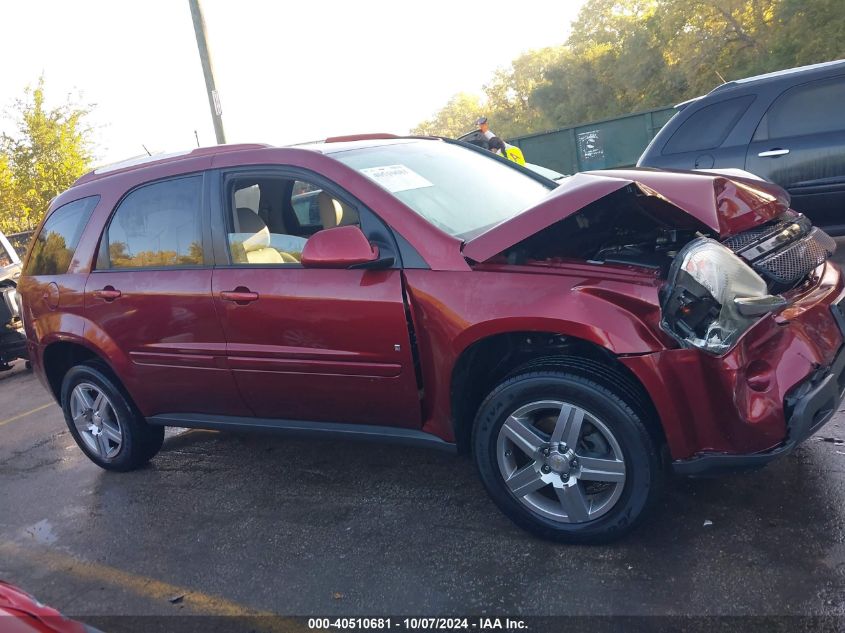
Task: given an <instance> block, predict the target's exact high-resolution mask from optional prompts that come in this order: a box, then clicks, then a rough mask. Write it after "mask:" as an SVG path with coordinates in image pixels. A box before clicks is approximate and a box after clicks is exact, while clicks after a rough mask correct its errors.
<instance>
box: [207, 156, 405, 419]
mask: <svg viewBox="0 0 845 633" xmlns="http://www.w3.org/2000/svg"><path fill="white" fill-rule="evenodd" d="M216 199H219V200H220V210H221V212H220V214H219V220H220V222H219V230H215V245H216V251H215V256H216V260H217V266H216V268H215V270H214V278H213V281H212V292H213V295H214V301H215V303H216V305H217V312H218V314H219V315H220V319H221V322H222V325H223V330H224V332H225V335H226V340H227V359H228V365H229V367H231V369H232V371H233V374H234V377H235V381H236V383H237V385H238V388H239V390H240V393H241V394H242V396H243V398H244V402H245V403H246V405H247V406H248V407H249V409H250V410H251V411H252V413H253V414H254V415H255V416H256V417H259V418H276V419H286V420H304V421H322V422H343V423H360V424H373V425H388V426H397V427H406V428H419V427H420V426H421V412H420V400H419V391H418V385H417V379H416V373H415V367H414V358H413V354H412V351H411V341H410V335H409V329H408V321H407V315H406V309H405V301H404V294H403V286H402V271H401V269H400V267H399V265H398V263H397V264H396V265H394V266H393V267H391V268H389V269H385V270H361V269H306V268H303V267H302V265H301V264H300V263H299V259H300V254H301V252H302V248H303V247H304V244H305V242H306V240H307V239H308V238H309V237H310V236H311V235H313V234H314V233H316V232H318V231H320V230H323V229H324V228H331V227H333V226H339V225H357V226H360V227H361V228H362V230H363V231H364V233H365V234H366V235H367V236H368V238H370V240H371V241H374V242H376V243H378V245H379V246H380V248H381V249H382V251H383V252H386V250H385V249H387V250H390V249H395V245H393V244H391V243H390V242H391V240H392V238H391V237H390V236H389V234H388V232H387V231H386V230H385V228H384V225H383V224H381V222H380V221H379V220H378V219H377V218H376V217H375V216H374V215H372V214H371V213H370V212H369V211H368V210H366V209H364V208H362V207H361V206H360V205H358V204H357V203H356V202H355V201H354V200H353V199H352V198H351V197H350V196H348V194H346V193H345V192H343V191H342V190H341V189H339V188H338V187H336V186H334V185H332V184H331V183H329V182H328V181H326V180H324V179H322V178H320V177H318V176H316V175H314V174H310V173H304V172H297V171H295V170H288V169H284V170H282V169H271V170H263V171H253V172H250V171H244V170H238V171H234V172H228V173H224V174H221V179H220V195H219V198H216ZM217 228H218V225H217V224H215V229H217ZM218 245H219V246H218ZM394 252H395V250H394ZM232 292H237V293H241V294H236V295H233V294H231V293H232ZM243 293H247V294H243ZM238 298H240V299H241V300H238Z"/></svg>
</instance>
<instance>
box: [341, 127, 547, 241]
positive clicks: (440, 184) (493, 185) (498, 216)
mask: <svg viewBox="0 0 845 633" xmlns="http://www.w3.org/2000/svg"><path fill="white" fill-rule="evenodd" d="M332 157H333V158H336V159H337V160H339V161H340V162H342V163H345V164H346V165H348V166H350V167H352V168H354V169H357V170H358V171H359V172H361V173H362V174H364V175H365V176H367V177H369V178H371V179H372V180H374V181H375V182H376V183H378V184H379V185H381V186H382V187H384V188H385V189H387V190H388V191H390V192H391V193H392V194H393V195H394V196H396V197H397V198H399V199H400V200H401V201H402V202H404V203H405V204H407V205H408V206H409V207H410V208H411V209H413V210H414V211H415V212H416V213H418V214H419V215H421V216H422V217H424V218H425V219H426V220H428V221H429V222H431V223H432V224H434V225H435V226H437V227H438V228H440V229H442V230H443V231H445V232H446V233H449V234H450V235H454V236H457V237H462V238H465V239H468V238H470V237H472V236H473V235H474V234H477V233H480V232H481V230H482V229H484V228H486V227H488V226H493V225H495V224H498V223H499V222H502V221H503V220H507V219H509V218H512V217H513V216H515V215H517V214H518V213H520V212H521V211H524V210H525V209H527V208H529V207H532V206H534V205H535V204H537V203H538V202H539V201H540V200H542V199H543V198H544V197H545V196H546V195H548V193H549V191H550V188H549V187H547V186H546V185H543V184H541V183H540V182H538V181H536V180H534V179H533V178H531V177H530V176H527V175H525V174H523V173H521V172H520V171H519V170H517V169H514V168H512V167H509V166H508V165H506V164H502V163H500V162H499V161H497V160H493V159H492V158H488V157H487V156H484V155H483V154H479V153H478V152H474V151H472V150H470V149H466V148H464V147H460V146H458V145H450V144H448V143H443V142H439V141H415V142H410V143H401V144H393V145H382V146H379V147H368V148H363V149H354V150H347V151H342V152H337V153H335V154H332Z"/></svg>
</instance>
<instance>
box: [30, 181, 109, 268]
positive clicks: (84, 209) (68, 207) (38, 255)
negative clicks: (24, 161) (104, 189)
mask: <svg viewBox="0 0 845 633" xmlns="http://www.w3.org/2000/svg"><path fill="white" fill-rule="evenodd" d="M99 201H100V196H90V197H88V198H81V199H80V200H74V201H73V202H68V203H67V204H64V205H62V206H60V207H59V208H58V209H56V210H55V211H53V213H52V214H50V217H49V218H47V221H46V222H45V223H44V226H43V227H41V232H40V233H39V234H38V237H36V238H35V242H34V243H33V245H32V252H31V254H30V256H29V261H27V263H26V268H25V269H24V274H25V275H62V274H64V273H66V272H67V269H68V266H70V260H71V259H73V254H74V252H76V245H77V244H79V238H80V237H81V236H82V231H83V229H84V228H85V225H86V224H88V219H89V218H90V217H91V212H92V211H93V210H94V207H96V206H97V202H99Z"/></svg>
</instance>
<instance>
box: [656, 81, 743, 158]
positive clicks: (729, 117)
mask: <svg viewBox="0 0 845 633" xmlns="http://www.w3.org/2000/svg"><path fill="white" fill-rule="evenodd" d="M752 101H754V95H746V96H744V97H735V98H733V99H726V100H725V101H719V102H718V103H712V104H710V105H708V106H704V107H703V108H701V109H700V110H698V111H697V112H694V113H693V114H692V115H690V117H689V118H688V119H687V120H686V121H684V122H683V123H681V126H680V127H679V128H678V129H677V130H675V133H674V134H672V136H671V138H670V139H669V140H668V141H667V142H666V145H665V146H664V147H663V152H662V153H663V154H681V153H683V152H699V151H701V150H705V149H714V148H716V147H719V146H720V145H721V144H722V143H723V142H724V140H725V139H726V138H727V136H728V134H729V133H730V131H731V130H732V129H733V128H734V126H735V125H736V123H737V121H739V119H740V117H741V116H742V115H743V114H745V111H746V110H748V106H750V105H751V102H752Z"/></svg>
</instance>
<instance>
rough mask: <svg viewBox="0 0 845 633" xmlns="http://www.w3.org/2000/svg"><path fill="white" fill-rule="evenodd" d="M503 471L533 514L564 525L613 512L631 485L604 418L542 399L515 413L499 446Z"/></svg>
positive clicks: (497, 443) (577, 408) (508, 419)
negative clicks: (627, 480)
mask: <svg viewBox="0 0 845 633" xmlns="http://www.w3.org/2000/svg"><path fill="white" fill-rule="evenodd" d="M496 458H497V462H498V466H499V472H500V474H501V476H502V478H503V479H504V481H505V485H506V486H507V488H508V489H509V490H510V492H511V494H512V495H513V496H514V497H515V498H516V499H518V500H519V502H520V503H522V504H523V505H524V506H526V507H527V508H528V509H529V510H531V511H533V512H535V513H537V514H539V515H541V516H543V517H546V518H548V519H552V520H554V521H558V522H561V523H584V522H586V521H592V520H594V519H597V518H598V517H600V516H602V515H603V514H605V513H607V512H609V511H610V510H611V509H612V508H613V506H614V505H615V504H616V502H617V501H618V500H619V497H620V496H621V495H622V490H623V488H624V486H625V472H626V469H625V460H624V457H623V454H622V449H621V447H620V446H619V442H618V441H617V440H616V437H615V436H614V435H613V433H612V432H611V431H610V429H609V428H608V427H607V425H605V424H604V423H603V422H602V421H601V420H599V419H598V418H597V417H595V416H594V415H592V414H591V413H590V412H588V411H586V410H584V409H583V408H581V407H578V406H576V405H574V404H571V403H567V402H562V401H558V400H540V401H535V402H531V403H529V404H526V405H524V406H522V407H520V408H519V409H517V410H516V411H514V412H513V413H512V414H511V415H510V416H508V418H507V419H506V420H505V422H504V424H502V427H501V429H500V430H499V435H498V438H497V442H496Z"/></svg>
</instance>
